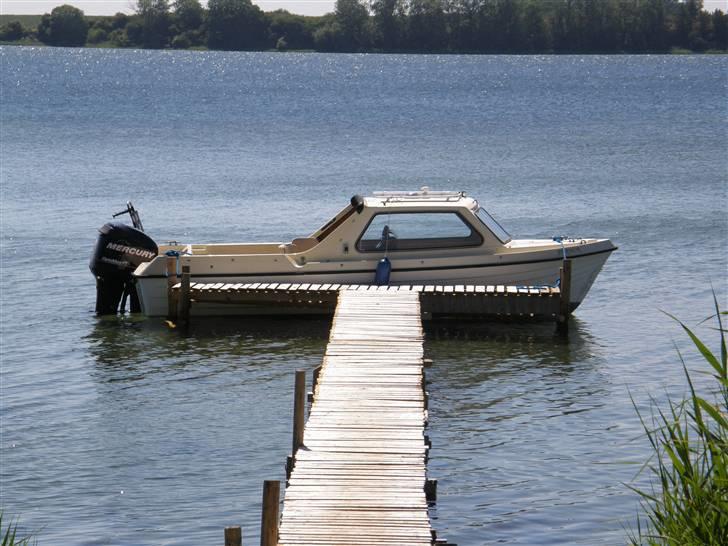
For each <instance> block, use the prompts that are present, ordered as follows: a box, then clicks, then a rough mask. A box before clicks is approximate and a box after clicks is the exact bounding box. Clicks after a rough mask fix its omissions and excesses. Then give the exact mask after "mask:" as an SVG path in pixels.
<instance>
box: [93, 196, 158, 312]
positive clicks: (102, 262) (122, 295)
mask: <svg viewBox="0 0 728 546" xmlns="http://www.w3.org/2000/svg"><path fill="white" fill-rule="evenodd" d="M126 205H127V208H126V210H124V211H121V212H119V213H117V214H114V217H117V216H119V215H121V214H129V215H130V216H131V218H132V221H133V223H134V227H132V226H129V225H127V224H123V223H121V222H109V223H107V224H104V225H103V226H102V227H101V228H100V229H99V238H98V241H97V242H96V249H95V250H94V253H93V255H92V256H91V262H90V263H89V268H90V269H91V273H93V274H94V276H95V277H96V314H97V315H114V314H116V313H117V312H118V311H121V312H124V308H125V307H126V299H127V297H129V298H130V303H129V308H130V310H131V312H132V313H138V312H140V311H141V305H140V304H139V296H138V294H137V291H136V286H135V285H134V279H133V277H132V273H133V272H134V270H135V269H136V268H137V266H138V265H139V264H142V263H144V262H149V261H151V260H153V259H154V258H155V257H156V256H157V254H158V253H159V248H158V247H157V243H155V242H154V241H153V240H152V239H151V237H149V236H148V235H147V234H146V233H144V231H143V227H142V223H141V220H140V219H139V214H138V213H137V211H136V210H135V209H134V206H133V205H132V204H131V203H127V204H126ZM120 303H121V305H119V304H120Z"/></svg>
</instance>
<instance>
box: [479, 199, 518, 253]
mask: <svg viewBox="0 0 728 546" xmlns="http://www.w3.org/2000/svg"><path fill="white" fill-rule="evenodd" d="M477 216H478V218H480V221H481V222H483V223H484V224H485V227H487V228H488V229H489V230H490V232H491V233H492V234H493V235H495V236H496V237H497V238H498V240H499V241H500V242H501V243H503V244H506V243H508V242H510V240H511V235H510V233H508V232H507V231H506V230H505V229H503V226H501V225H500V224H499V223H498V220H496V219H495V218H493V217H492V216H491V215H490V214H489V213H488V211H486V210H485V209H484V208H479V209H478V212H477Z"/></svg>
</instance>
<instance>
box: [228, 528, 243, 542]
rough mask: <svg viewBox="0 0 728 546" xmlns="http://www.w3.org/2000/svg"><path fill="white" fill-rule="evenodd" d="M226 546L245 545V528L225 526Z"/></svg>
mask: <svg viewBox="0 0 728 546" xmlns="http://www.w3.org/2000/svg"><path fill="white" fill-rule="evenodd" d="M225 546H243V530H242V529H241V528H240V527H239V526H238V527H225Z"/></svg>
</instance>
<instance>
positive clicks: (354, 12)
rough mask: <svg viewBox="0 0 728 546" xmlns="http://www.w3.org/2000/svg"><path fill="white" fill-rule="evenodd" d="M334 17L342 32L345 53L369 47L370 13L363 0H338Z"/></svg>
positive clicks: (342, 46) (341, 44)
mask: <svg viewBox="0 0 728 546" xmlns="http://www.w3.org/2000/svg"><path fill="white" fill-rule="evenodd" d="M334 17H335V18H336V22H337V23H338V26H339V28H340V30H341V34H342V36H341V43H340V47H341V48H342V49H343V50H344V51H360V50H362V49H366V48H367V47H368V46H369V44H370V43H371V40H370V39H369V27H368V21H369V12H368V11H367V7H366V6H365V5H364V3H363V2H362V1H361V0H336V5H335V9H334Z"/></svg>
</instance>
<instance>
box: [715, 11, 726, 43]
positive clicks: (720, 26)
mask: <svg viewBox="0 0 728 546" xmlns="http://www.w3.org/2000/svg"><path fill="white" fill-rule="evenodd" d="M713 39H714V47H715V48H716V49H723V50H728V13H724V12H722V11H720V10H715V11H714V12H713Z"/></svg>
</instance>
